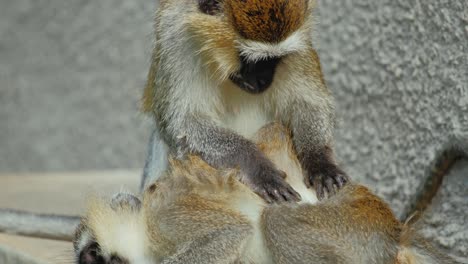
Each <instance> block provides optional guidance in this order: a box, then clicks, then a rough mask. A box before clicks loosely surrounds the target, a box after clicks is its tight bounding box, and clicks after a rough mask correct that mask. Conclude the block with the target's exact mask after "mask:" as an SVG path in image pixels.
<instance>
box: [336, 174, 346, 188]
mask: <svg viewBox="0 0 468 264" xmlns="http://www.w3.org/2000/svg"><path fill="white" fill-rule="evenodd" d="M347 182H348V176H346V174H340V175H338V177H337V178H336V185H337V186H338V189H341V188H342V187H343V186H344V185H345V184H346V183H347Z"/></svg>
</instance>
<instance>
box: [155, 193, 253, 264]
mask: <svg viewBox="0 0 468 264" xmlns="http://www.w3.org/2000/svg"><path fill="white" fill-rule="evenodd" d="M158 215H159V216H160V218H159V219H158V220H156V222H154V223H155V224H157V225H158V226H163V227H164V230H165V231H166V235H167V237H169V238H171V240H173V241H174V243H175V245H180V246H177V248H176V252H175V253H174V254H173V255H171V256H168V257H167V258H166V259H165V260H164V261H163V262H162V263H164V264H175V263H194V264H197V263H214V264H217V263H219V264H221V263H226V264H228V263H234V262H235V261H237V260H238V259H239V257H240V256H241V252H243V248H244V247H245V244H246V242H247V239H248V238H249V237H250V236H251V235H252V234H253V227H252V225H251V223H250V222H249V221H248V220H247V219H245V218H244V217H243V216H242V215H240V214H238V213H236V212H234V211H231V210H228V209H226V206H225V204H219V203H217V202H212V201H209V200H206V199H203V198H201V197H197V196H189V197H186V198H185V199H180V200H178V201H177V205H175V206H171V207H170V208H168V209H167V210H165V211H164V212H158ZM150 225H151V223H150Z"/></svg>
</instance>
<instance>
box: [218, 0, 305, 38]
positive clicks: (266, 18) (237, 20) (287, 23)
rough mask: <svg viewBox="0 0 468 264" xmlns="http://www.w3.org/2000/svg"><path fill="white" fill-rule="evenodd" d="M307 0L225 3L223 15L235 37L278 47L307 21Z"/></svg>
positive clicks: (246, 0)
mask: <svg viewBox="0 0 468 264" xmlns="http://www.w3.org/2000/svg"><path fill="white" fill-rule="evenodd" d="M307 6H308V1H307V0H242V1H240V0H228V1H226V3H225V9H226V14H227V16H228V18H229V19H230V20H231V23H232V24H233V26H234V28H235V29H236V30H237V31H238V33H239V34H240V35H241V36H242V37H244V38H246V39H250V40H256V41H263V42H273V43H277V42H280V41H282V40H284V39H286V38H287V37H288V36H289V35H290V34H291V33H293V32H294V31H296V30H297V29H298V28H299V27H300V26H301V25H302V24H303V23H304V20H305V18H306V12H307Z"/></svg>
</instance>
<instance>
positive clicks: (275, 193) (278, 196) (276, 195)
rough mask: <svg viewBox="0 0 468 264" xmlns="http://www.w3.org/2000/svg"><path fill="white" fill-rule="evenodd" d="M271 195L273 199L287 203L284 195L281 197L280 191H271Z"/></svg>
mask: <svg viewBox="0 0 468 264" xmlns="http://www.w3.org/2000/svg"><path fill="white" fill-rule="evenodd" d="M269 193H270V195H271V196H272V197H273V199H274V200H275V201H277V202H286V199H284V197H283V195H281V193H280V191H279V190H278V189H272V190H270V191H269Z"/></svg>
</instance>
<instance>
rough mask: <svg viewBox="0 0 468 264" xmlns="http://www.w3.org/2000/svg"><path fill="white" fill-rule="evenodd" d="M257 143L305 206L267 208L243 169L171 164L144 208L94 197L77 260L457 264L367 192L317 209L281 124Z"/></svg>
mask: <svg viewBox="0 0 468 264" xmlns="http://www.w3.org/2000/svg"><path fill="white" fill-rule="evenodd" d="M257 146H258V148H259V149H260V150H261V151H262V152H263V153H264V154H265V155H266V157H268V158H269V159H271V160H272V162H273V163H274V164H275V165H276V166H277V168H278V169H281V170H283V171H285V172H286V173H287V175H288V177H287V178H286V181H287V182H288V183H289V184H290V185H291V186H293V187H294V188H295V189H296V190H298V192H299V193H300V194H301V196H302V197H303V199H302V202H300V203H298V204H291V203H280V204H267V203H266V202H265V201H264V200H263V199H261V198H260V197H258V196H257V195H255V194H254V193H253V192H252V191H251V190H250V189H249V188H248V187H246V186H245V185H243V184H241V183H239V181H238V180H237V179H238V178H239V177H242V176H241V174H242V173H243V172H242V171H239V170H218V169H215V168H213V167H211V166H209V165H208V164H207V163H205V162H204V161H203V160H201V159H200V158H198V157H196V156H190V157H188V158H187V159H186V160H172V161H171V165H170V166H169V169H168V172H167V174H166V175H165V176H162V177H161V178H160V179H159V180H158V181H156V182H155V183H154V184H152V185H151V186H150V187H148V188H147V190H146V191H145V193H144V195H143V201H142V202H140V200H139V199H138V198H137V197H135V196H133V195H130V194H121V195H118V196H116V197H114V199H113V200H112V201H111V202H110V203H109V202H107V201H105V200H100V199H95V200H93V202H92V203H91V204H90V206H89V209H88V211H87V213H86V216H85V217H84V218H83V221H82V223H81V226H80V228H79V229H78V232H77V233H76V240H75V250H76V256H77V263H79V264H95V263H113V264H118V263H126V264H134V263H164V264H168V263H195V264H197V263H291V264H293V263H294V264H299V263H319V264H320V263H326V264H336V263H347V264H363V263H379V264H380V263H383V264H385V263H392V264H396V263H398V264H406V263H408V264H409V263H420V264H422V263H424V264H430V263H454V262H453V261H452V260H451V259H450V258H449V257H447V256H445V255H443V254H441V253H439V252H438V251H437V250H435V249H434V248H433V247H432V246H431V245H430V244H429V243H428V242H426V241H425V240H424V239H423V238H422V237H421V236H419V235H418V234H417V233H416V232H415V231H414V230H413V229H412V228H411V227H410V226H409V225H407V224H403V223H401V222H399V221H398V220H397V219H396V218H395V216H394V215H393V213H392V211H391V210H390V208H389V207H388V205H387V204H386V203H385V202H383V201H382V200H381V199H380V198H378V197H377V196H375V195H374V194H372V192H371V191H369V190H368V189H367V188H366V187H364V186H361V185H358V184H355V183H349V184H347V185H346V186H345V187H343V190H342V191H340V192H338V193H337V194H336V195H334V196H333V197H331V198H329V199H326V200H324V201H321V202H318V203H317V198H316V196H315V194H314V192H313V191H311V190H309V189H307V188H306V185H305V184H304V183H303V181H302V174H303V171H302V168H301V165H300V163H299V161H298V159H297V158H296V154H295V151H294V149H293V143H292V141H291V140H290V134H289V132H288V131H287V130H285V129H284V128H282V127H281V126H280V125H269V126H267V127H265V128H263V129H262V130H261V131H260V132H259V134H258V136H257Z"/></svg>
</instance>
